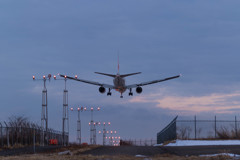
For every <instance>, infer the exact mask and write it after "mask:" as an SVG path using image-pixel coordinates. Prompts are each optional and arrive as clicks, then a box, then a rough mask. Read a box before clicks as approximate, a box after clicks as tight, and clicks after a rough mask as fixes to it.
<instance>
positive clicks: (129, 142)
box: [120, 139, 157, 146]
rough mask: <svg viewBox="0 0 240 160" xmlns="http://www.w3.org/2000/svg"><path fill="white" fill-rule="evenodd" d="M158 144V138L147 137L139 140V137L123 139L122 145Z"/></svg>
mask: <svg viewBox="0 0 240 160" xmlns="http://www.w3.org/2000/svg"><path fill="white" fill-rule="evenodd" d="M155 144H157V140H154V139H145V140H142V139H140V140H137V139H129V140H126V139H125V140H121V141H120V145H121V146H123V145H131V146H153V145H155Z"/></svg>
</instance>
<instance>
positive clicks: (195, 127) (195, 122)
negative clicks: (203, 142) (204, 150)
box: [194, 115, 197, 139]
mask: <svg viewBox="0 0 240 160" xmlns="http://www.w3.org/2000/svg"><path fill="white" fill-rule="evenodd" d="M194 132H195V139H197V117H196V115H195V116H194Z"/></svg>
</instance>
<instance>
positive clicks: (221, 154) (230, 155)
mask: <svg viewBox="0 0 240 160" xmlns="http://www.w3.org/2000/svg"><path fill="white" fill-rule="evenodd" d="M199 156H200V157H215V156H229V157H235V158H240V155H238V154H233V153H219V154H206V155H199Z"/></svg>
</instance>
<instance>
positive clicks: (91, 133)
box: [90, 108, 94, 144]
mask: <svg viewBox="0 0 240 160" xmlns="http://www.w3.org/2000/svg"><path fill="white" fill-rule="evenodd" d="M93 130H94V129H93V108H91V122H90V144H93V132H94V131H93Z"/></svg>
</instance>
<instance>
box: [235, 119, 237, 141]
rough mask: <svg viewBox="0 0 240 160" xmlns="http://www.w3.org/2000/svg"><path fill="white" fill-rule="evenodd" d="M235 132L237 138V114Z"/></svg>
mask: <svg viewBox="0 0 240 160" xmlns="http://www.w3.org/2000/svg"><path fill="white" fill-rule="evenodd" d="M235 133H236V138H238V134H237V116H235Z"/></svg>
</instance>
